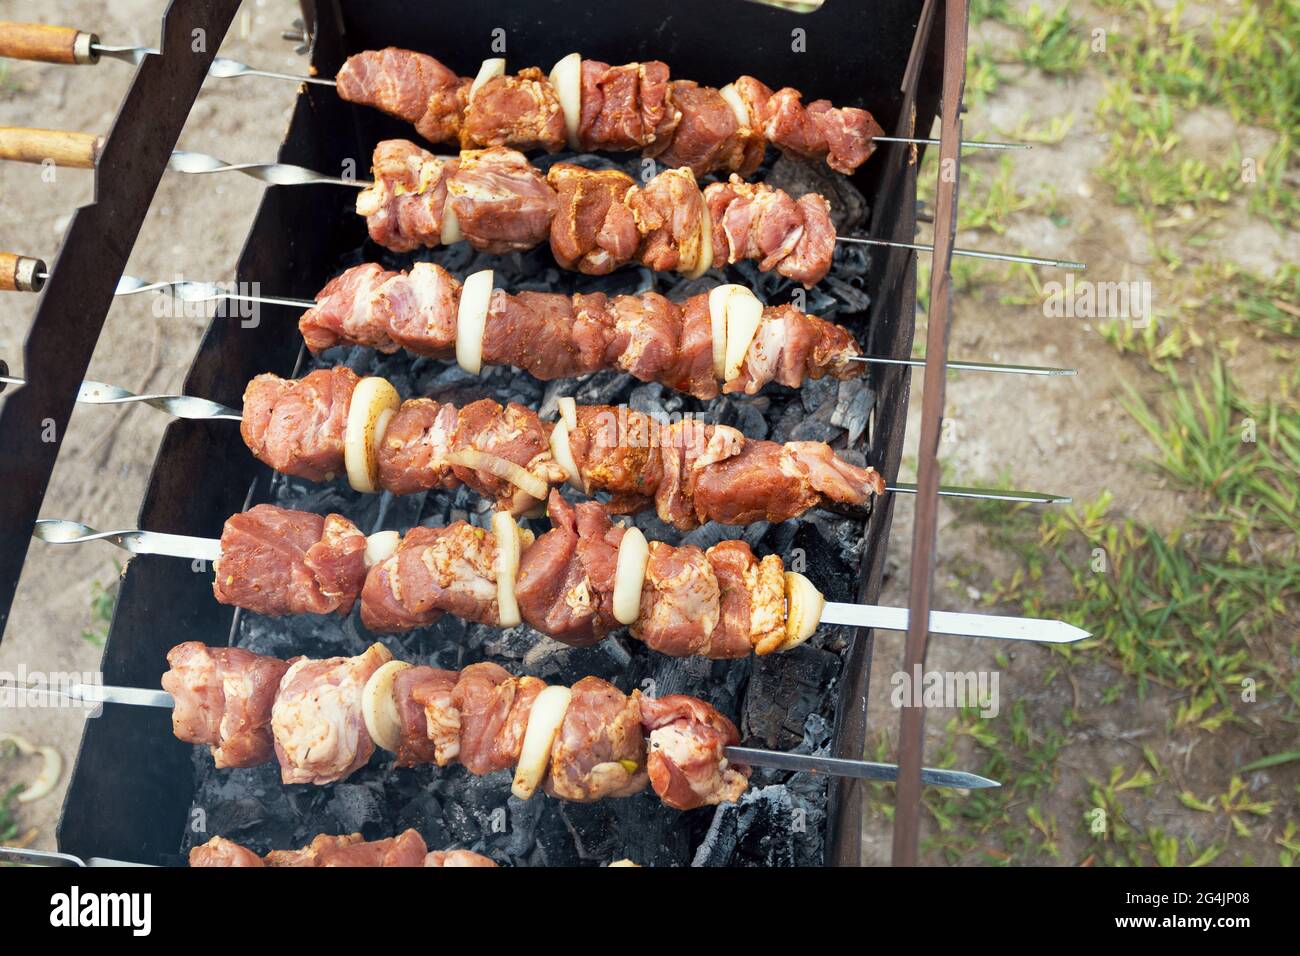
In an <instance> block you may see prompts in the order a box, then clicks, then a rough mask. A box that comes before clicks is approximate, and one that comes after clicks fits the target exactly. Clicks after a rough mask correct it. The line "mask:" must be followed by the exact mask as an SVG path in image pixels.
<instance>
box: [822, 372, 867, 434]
mask: <svg viewBox="0 0 1300 956" xmlns="http://www.w3.org/2000/svg"><path fill="white" fill-rule="evenodd" d="M875 404H876V393H875V392H874V391H873V390H872V389H871V387H870V386H869V385H867V383H866V380H865V379H860V378H851V379H848V380H847V381H844V382H840V386H839V391H838V393H837V394H836V397H835V410H834V411H833V412H832V413H831V424H832V425H834V426H836V427H837V428H843V429H844V430H845V431H846V432H848V442H849V444H850V445H856V444H857V442H858V439H859V438H860V437H861V436H862V435H863V434H864V433H865V432H866V430H867V423H868V421H870V418H871V409H872V408H873V407H874V406H875Z"/></svg>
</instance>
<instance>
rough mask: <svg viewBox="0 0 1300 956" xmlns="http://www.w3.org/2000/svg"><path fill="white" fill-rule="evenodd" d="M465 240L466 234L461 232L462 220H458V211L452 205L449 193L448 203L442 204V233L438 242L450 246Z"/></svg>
mask: <svg viewBox="0 0 1300 956" xmlns="http://www.w3.org/2000/svg"><path fill="white" fill-rule="evenodd" d="M464 238H465V235H464V233H462V232H461V231H460V220H459V219H457V218H456V210H455V209H453V208H452V205H451V193H450V192H449V193H447V201H446V202H445V203H443V204H442V232H441V233H439V235H438V241H439V242H441V243H442V244H443V245H444V246H449V245H451V244H452V243H453V242H460V241H461V240H462V239H464Z"/></svg>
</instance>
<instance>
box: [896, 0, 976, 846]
mask: <svg viewBox="0 0 1300 956" xmlns="http://www.w3.org/2000/svg"><path fill="white" fill-rule="evenodd" d="M943 13H944V23H943V30H944V49H943V98H942V101H941V108H940V134H939V185H938V190H937V195H936V200H935V216H934V222H935V227H934V258H933V267H932V271H931V274H930V315H929V329H928V331H927V336H926V349H925V354H926V361H925V390H924V392H923V393H922V397H921V439H920V445H919V448H918V452H917V495H916V517H915V518H914V521H913V531H912V571H911V600H910V603H909V609H910V612H911V618H910V619H911V625H910V626H909V628H908V631H907V644H906V647H905V650H904V654H903V669H904V671H905V672H906V673H908V674H911V673H915V670H916V669H917V668H920V669H924V667H925V652H926V644H927V642H928V640H929V629H928V627H927V622H928V621H929V620H930V606H931V597H932V591H933V587H934V563H935V545H936V539H937V536H938V524H939V439H940V438H941V433H942V427H943V411H944V398H945V385H946V380H947V376H946V375H944V366H945V365H946V364H947V361H948V332H949V327H950V326H949V313H950V311H951V306H952V276H951V273H950V271H949V270H950V268H951V264H952V249H953V241H954V238H955V237H956V233H957V194H958V184H959V181H960V179H961V148H960V142H961V129H962V121H961V111H962V96H963V94H964V92H965V88H966V30H967V7H966V0H945V2H944V11H943ZM924 744H925V708H924V707H922V706H919V705H918V706H911V705H910V703H909V704H908V705H905V706H904V707H903V709H902V714H901V716H900V718H899V734H898V792H897V803H896V806H895V810H894V848H893V863H894V865H895V866H916V864H917V853H918V846H919V835H920V824H921V760H922V754H923V751H924Z"/></svg>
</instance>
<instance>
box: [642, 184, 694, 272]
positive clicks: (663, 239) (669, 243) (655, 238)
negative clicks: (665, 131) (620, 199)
mask: <svg viewBox="0 0 1300 956" xmlns="http://www.w3.org/2000/svg"><path fill="white" fill-rule="evenodd" d="M624 202H625V203H626V204H627V207H628V209H630V210H631V211H632V215H633V217H634V218H635V219H636V227H637V231H638V232H640V234H641V244H640V246H638V248H637V259H638V260H639V261H640V262H641V264H642V265H644V266H646V267H647V268H650V269H654V270H655V271H658V272H668V271H670V270H673V269H681V270H682V271H684V272H686V271H690V270H691V269H693V268H694V267H695V264H696V263H697V262H698V261H699V258H700V254H701V250H700V243H701V240H702V239H703V228H704V213H705V207H704V198H703V196H702V195H701V193H700V190H699V187H698V186H696V185H695V177H694V175H692V174H691V172H690V170H687V169H669V170H666V171H665V172H662V173H660V174H659V175H658V176H656V177H655V178H654V179H652V180H650V182H648V183H646V184H645V186H634V187H633V188H632V189H630V190H628V193H627V196H626V197H625V198H624Z"/></svg>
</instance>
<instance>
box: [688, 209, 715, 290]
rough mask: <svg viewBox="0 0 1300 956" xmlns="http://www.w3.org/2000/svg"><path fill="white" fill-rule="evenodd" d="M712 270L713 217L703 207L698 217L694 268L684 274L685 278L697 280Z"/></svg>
mask: <svg viewBox="0 0 1300 956" xmlns="http://www.w3.org/2000/svg"><path fill="white" fill-rule="evenodd" d="M711 268H713V216H712V215H710V213H709V207H708V206H705V207H704V213H703V215H701V216H700V251H699V254H698V255H697V256H696V259H695V267H694V268H692V269H690V270H689V271H687V272H686V278H688V279H698V278H699V277H700V276H702V275H704V273H706V272H708V271H709V270H710V269H711Z"/></svg>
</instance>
